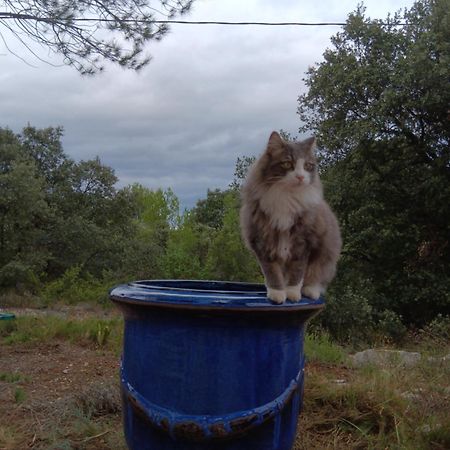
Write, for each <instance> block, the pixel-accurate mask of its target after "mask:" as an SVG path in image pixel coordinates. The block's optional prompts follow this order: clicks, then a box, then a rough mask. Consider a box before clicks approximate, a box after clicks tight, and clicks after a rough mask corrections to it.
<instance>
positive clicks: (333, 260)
mask: <svg viewBox="0 0 450 450" xmlns="http://www.w3.org/2000/svg"><path fill="white" fill-rule="evenodd" d="M315 146H316V140H315V138H314V137H311V138H308V139H305V140H304V141H300V142H290V141H285V140H284V139H282V138H281V136H280V135H279V134H278V133H277V132H276V131H274V132H272V134H271V135H270V138H269V142H268V144H267V147H266V149H265V151H264V153H263V154H262V155H261V156H260V157H259V158H258V159H257V160H256V161H255V162H254V164H253V165H252V167H251V168H250V169H249V172H248V175H247V177H246V180H245V181H244V184H243V186H242V189H241V197H242V206H241V211H240V222H241V233H242V237H243V239H244V242H245V243H246V245H247V247H248V248H249V249H250V250H251V251H252V252H253V253H254V254H255V256H256V258H257V260H258V262H259V265H260V267H261V270H262V272H263V274H264V278H265V284H266V288H267V296H268V298H269V299H270V300H271V301H272V302H274V303H278V304H281V303H284V302H285V301H286V299H288V300H290V301H292V302H298V301H299V300H300V299H301V297H302V294H303V295H304V296H306V297H309V298H311V299H314V300H316V299H318V298H319V297H320V296H321V295H322V294H323V293H324V292H325V289H326V287H327V285H328V284H329V283H330V281H331V280H332V279H333V278H334V275H335V273H336V264H337V261H338V258H339V255H340V251H341V247H342V241H341V235H340V231H339V225H338V221H337V219H336V217H335V215H334V214H333V212H332V211H331V209H330V207H329V205H328V203H327V202H326V201H325V200H324V198H323V190H322V183H321V181H320V178H319V174H318V171H317V159H316V156H315Z"/></svg>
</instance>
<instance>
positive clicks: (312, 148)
mask: <svg viewBox="0 0 450 450" xmlns="http://www.w3.org/2000/svg"><path fill="white" fill-rule="evenodd" d="M303 145H305V147H306V148H307V149H308V152H309V153H311V155H314V156H315V154H316V147H317V143H316V137H315V136H311V137H309V138H308V139H305V140H304V141H303Z"/></svg>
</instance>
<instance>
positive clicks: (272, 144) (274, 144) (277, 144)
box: [266, 131, 284, 154]
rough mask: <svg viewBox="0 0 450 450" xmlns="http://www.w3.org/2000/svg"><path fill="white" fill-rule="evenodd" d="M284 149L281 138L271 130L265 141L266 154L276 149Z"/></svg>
mask: <svg viewBox="0 0 450 450" xmlns="http://www.w3.org/2000/svg"><path fill="white" fill-rule="evenodd" d="M282 149H284V141H283V139H282V138H281V136H280V135H279V134H278V133H277V132H276V131H272V133H271V135H270V137H269V142H268V143H267V149H266V152H267V153H268V154H273V153H275V152H277V151H280V150H282Z"/></svg>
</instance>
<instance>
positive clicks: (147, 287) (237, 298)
mask: <svg viewBox="0 0 450 450" xmlns="http://www.w3.org/2000/svg"><path fill="white" fill-rule="evenodd" d="M164 285H165V286H164ZM188 285H191V286H192V287H191V288H189V289H188V288H187V286H188ZM177 286H178V287H177ZM179 286H184V287H179ZM199 286H204V289H200V288H199ZM220 286H227V287H228V290H224V289H219V287H220ZM208 287H209V288H208ZM213 287H215V289H213ZM207 288H208V289H207ZM109 296H110V299H111V300H112V301H114V302H117V303H119V304H120V303H124V304H133V305H142V306H148V307H159V308H178V309H190V310H191V309H196V310H199V309H200V310H209V311H211V310H230V311H235V310H238V311H251V312H254V311H267V310H270V311H273V312H275V311H280V312H281V311H305V310H319V309H322V308H323V307H324V306H325V302H324V299H323V298H319V299H318V300H312V299H309V298H306V297H303V298H302V299H301V300H300V301H299V302H289V301H287V302H285V303H283V304H274V303H272V302H271V301H270V300H269V299H268V298H267V294H266V290H265V287H264V285H263V284H258V283H242V282H228V281H214V280H138V281H132V282H129V283H127V284H121V285H118V286H115V287H114V288H112V289H111V290H110V294H109Z"/></svg>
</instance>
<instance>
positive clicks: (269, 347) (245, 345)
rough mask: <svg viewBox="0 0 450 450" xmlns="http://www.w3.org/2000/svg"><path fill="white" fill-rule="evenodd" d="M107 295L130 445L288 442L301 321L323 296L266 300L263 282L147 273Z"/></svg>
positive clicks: (260, 447)
mask: <svg viewBox="0 0 450 450" xmlns="http://www.w3.org/2000/svg"><path fill="white" fill-rule="evenodd" d="M111 299H112V300H113V301H115V302H116V303H117V304H118V306H119V307H120V308H121V310H122V312H123V314H124V318H125V333H124V347H123V356H122V367H121V384H122V396H123V405H124V428H125V436H126V440H127V443H128V446H129V448H130V449H133V450H146V449H149V450H150V449H152V450H169V449H170V450H178V449H180V450H181V449H183V450H200V449H201V450H210V449H217V450H221V449H223V450H231V449H233V450H251V449H255V450H289V449H290V448H292V445H293V441H294V438H295V432H296V425H297V418H298V415H299V412H300V408H301V400H302V388H303V368H304V351H303V341H304V340H303V335H304V330H305V325H306V321H307V320H308V319H309V318H310V317H311V316H312V315H314V314H316V313H317V312H318V311H319V310H320V308H321V307H322V306H323V303H322V302H321V301H316V302H312V301H309V300H307V299H304V300H302V301H301V302H300V303H297V304H286V305H285V306H282V305H281V306H280V305H272V304H270V302H269V301H268V300H267V298H266V295H265V290H264V287H263V286H260V285H253V284H251V285H249V284H239V283H233V284H230V283H219V282H189V281H185V282H174V281H146V282H138V283H132V284H130V285H126V286H119V287H117V288H115V289H114V290H113V291H112V292H111Z"/></svg>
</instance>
